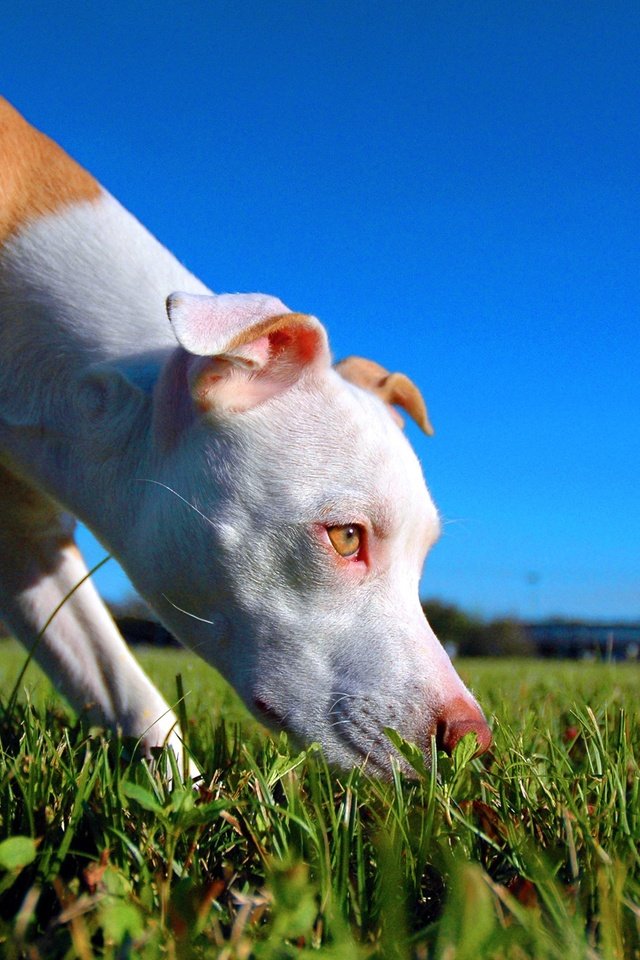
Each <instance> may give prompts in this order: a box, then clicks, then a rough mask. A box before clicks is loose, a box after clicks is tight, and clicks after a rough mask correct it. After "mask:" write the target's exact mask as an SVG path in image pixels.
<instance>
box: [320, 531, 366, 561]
mask: <svg viewBox="0 0 640 960" xmlns="http://www.w3.org/2000/svg"><path fill="white" fill-rule="evenodd" d="M327 533H328V534H329V540H331V543H332V545H333V548H334V550H335V551H336V553H339V554H340V556H341V557H353V556H355V554H356V553H357V552H358V550H359V549H360V544H361V542H362V527H359V526H357V525H356V524H355V523H349V524H345V525H344V526H340V527H327Z"/></svg>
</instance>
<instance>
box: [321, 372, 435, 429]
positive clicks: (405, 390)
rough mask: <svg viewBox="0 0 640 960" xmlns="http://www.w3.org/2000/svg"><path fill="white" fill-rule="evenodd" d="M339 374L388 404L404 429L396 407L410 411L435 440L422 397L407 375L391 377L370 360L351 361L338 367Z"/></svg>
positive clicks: (412, 417) (396, 374)
mask: <svg viewBox="0 0 640 960" xmlns="http://www.w3.org/2000/svg"><path fill="white" fill-rule="evenodd" d="M336 370H337V371H338V373H339V374H340V376H341V377H344V379H345V380H348V381H349V383H353V384H355V386H357V387H362V389H363V390H369V391H370V392H371V393H375V394H376V396H378V397H380V399H381V400H384V402H385V403H386V404H387V405H388V406H389V407H390V408H391V411H392V413H394V414H395V416H396V418H397V419H398V422H399V424H400V426H402V418H401V417H400V416H399V415H398V414H397V413H395V411H394V410H393V407H394V406H398V407H402V409H403V410H406V412H407V413H408V414H409V416H410V417H411V419H412V420H415V422H416V423H417V424H418V426H419V427H420V429H421V430H423V431H424V433H426V434H427V436H429V437H431V436H433V433H434V430H433V427H432V426H431V421H430V420H429V414H428V413H427V407H426V404H425V402H424V399H423V397H422V394H421V393H420V391H419V390H418V388H417V387H416V385H415V383H413V381H412V380H410V379H409V377H407V376H405V374H404V373H389V371H388V370H385V368H384V367H382V366H380V364H379V363H376V362H375V360H366V359H365V358H364V357H347V358H346V360H341V361H340V363H336Z"/></svg>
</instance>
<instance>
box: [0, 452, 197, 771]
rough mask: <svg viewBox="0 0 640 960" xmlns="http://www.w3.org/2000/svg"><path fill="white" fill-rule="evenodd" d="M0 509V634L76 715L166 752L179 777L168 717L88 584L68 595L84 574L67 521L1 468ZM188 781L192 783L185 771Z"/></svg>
mask: <svg viewBox="0 0 640 960" xmlns="http://www.w3.org/2000/svg"><path fill="white" fill-rule="evenodd" d="M0 502H1V503H2V511H1V513H0V607H1V612H2V617H3V619H4V620H5V622H6V624H7V626H8V627H9V628H10V629H11V630H12V632H13V633H14V634H15V636H16V637H17V638H18V639H19V640H21V641H22V642H23V643H24V645H25V646H26V647H27V649H31V648H33V655H34V658H35V659H36V660H37V662H38V663H39V664H40V666H41V667H42V669H43V670H44V671H45V672H46V673H47V674H48V675H49V676H50V677H51V678H52V679H53V680H54V682H55V683H56V686H57V687H58V688H59V690H60V691H61V693H63V694H64V695H65V696H66V697H67V699H68V700H69V702H70V703H71V704H72V706H73V707H74V708H75V709H76V710H77V711H78V712H79V713H81V714H84V715H86V716H87V717H88V718H89V719H90V720H91V721H92V722H96V723H99V724H104V725H106V726H109V727H111V728H112V729H116V728H117V729H120V730H121V731H122V733H123V734H125V735H127V736H133V737H136V738H139V740H140V743H141V746H142V748H143V750H144V752H145V753H146V754H149V752H150V750H151V748H152V747H159V746H162V745H164V744H165V743H166V744H169V745H171V747H172V748H173V749H174V751H175V753H176V755H177V757H178V760H179V766H180V768H181V769H182V757H183V746H182V739H181V735H180V731H179V728H178V725H177V720H176V717H175V715H174V713H173V711H172V710H171V709H170V708H169V706H168V705H167V703H166V702H165V701H164V699H163V698H162V697H161V695H160V694H159V692H158V691H157V690H156V688H155V687H154V686H153V684H152V683H151V681H150V680H149V678H148V677H147V676H146V674H145V673H144V671H143V670H142V669H141V667H140V666H139V664H138V663H137V661H136V660H135V659H134V657H133V656H132V655H131V653H130V651H129V649H128V647H127V646H126V644H125V642H124V640H123V639H122V637H121V635H120V633H119V631H118V629H117V628H116V626H115V624H114V622H113V620H112V619H111V617H110V615H109V613H108V611H107V610H106V608H105V606H104V604H103V603H102V601H101V600H100V597H99V596H98V594H97V592H96V590H95V588H94V586H93V584H92V583H91V582H90V580H86V581H85V582H84V583H82V585H81V586H80V587H78V588H77V589H74V588H76V587H77V585H78V584H79V583H80V581H82V580H83V578H84V577H86V575H87V568H86V566H85V564H84V561H83V559H82V557H81V555H80V553H79V551H78V549H77V547H76V545H75V542H74V540H73V521H72V520H71V518H69V517H68V516H67V515H65V514H63V513H61V512H60V511H59V509H58V508H57V507H56V506H55V505H54V504H53V503H52V502H51V501H50V500H48V499H47V498H45V497H44V496H42V494H40V493H39V492H36V491H35V490H33V489H32V488H31V487H30V486H28V485H27V484H26V483H24V482H23V481H22V480H21V479H19V478H17V477H16V476H15V475H14V474H13V473H11V472H9V471H8V470H6V469H5V468H2V467H0ZM67 597H68V599H65V598H67ZM63 601H64V602H63ZM60 604H62V605H61V606H60V609H58V610H57V612H56V613H55V616H54V617H53V619H52V620H51V622H50V623H49V624H48V625H47V626H46V629H44V632H42V631H43V628H44V627H45V625H46V624H47V621H48V620H49V618H50V617H51V615H52V613H53V612H54V611H55V610H56V608H57V607H58V606H59V605H60ZM41 634H42V635H41ZM189 773H190V775H192V776H197V775H198V773H197V770H196V768H195V766H194V765H193V763H190V767H189Z"/></svg>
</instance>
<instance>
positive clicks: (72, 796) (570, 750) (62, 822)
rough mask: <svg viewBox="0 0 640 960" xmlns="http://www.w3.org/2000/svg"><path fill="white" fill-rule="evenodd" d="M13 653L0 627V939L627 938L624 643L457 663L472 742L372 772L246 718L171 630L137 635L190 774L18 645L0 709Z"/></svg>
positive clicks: (221, 951) (376, 953)
mask: <svg viewBox="0 0 640 960" xmlns="http://www.w3.org/2000/svg"><path fill="white" fill-rule="evenodd" d="M23 656H24V655H23V654H22V653H21V652H20V651H19V649H18V648H17V647H16V646H15V645H13V644H11V643H5V644H4V645H2V646H0V692H1V693H2V696H3V698H4V704H5V709H4V711H2V712H0V725H1V726H0V732H1V745H0V955H1V956H3V957H7V958H13V957H16V958H17V957H28V958H30V960H38V958H43V960H55V958H58V957H60V958H63V957H69V958H70V957H80V958H83V960H84V958H92V957H113V958H123V957H135V958H138V957H139V958H155V957H169V958H178V960H182V958H191V957H203V958H205V957H214V958H220V960H236V958H237V960H249V958H257V960H263V958H264V960H271V958H273V960H286V958H290V957H291V958H294V957H295V958H298V957H300V958H305V957H311V956H313V957H315V956H320V957H323V958H326V960H329V958H335V960H351V958H353V960H364V958H385V960H386V958H390V960H396V958H397V960H409V958H416V960H423V958H432V957H433V958H438V960H482V958H496V960H498V958H500V960H502V958H505V960H506V958H509V960H511V958H513V960H526V958H531V960H546V958H549V960H574V958H575V960H578V958H580V960H582V958H585V960H600V958H601V960H621V958H638V957H640V852H639V850H640V777H639V773H640V770H639V760H640V732H639V730H640V726H639V723H638V720H639V716H638V713H639V711H638V706H637V703H638V690H639V689H640V668H639V667H638V666H637V665H633V664H628V665H619V666H616V665H607V664H593V663H589V664H558V663H540V662H535V661H531V662H529V661H520V662H517V661H491V662H490V661H477V662H466V663H463V664H461V665H460V671H461V673H462V674H463V676H464V678H465V679H466V680H467V682H469V683H470V684H471V686H472V687H473V688H474V690H475V691H476V692H477V694H478V695H479V697H480V699H481V701H482V702H483V704H484V705H485V707H486V708H487V712H488V713H489V714H490V715H492V716H493V718H494V720H493V725H494V733H495V746H494V748H493V750H492V752H491V754H490V755H489V756H487V757H484V758H481V759H475V760H472V759H469V750H468V744H467V743H465V742H464V741H463V743H462V744H461V747H460V749H458V751H457V752H456V754H455V755H454V757H453V758H452V759H449V758H445V757H444V756H439V757H438V764H437V769H433V770H431V771H422V773H421V775H420V776H419V778H418V780H417V781H414V782H408V781H403V780H402V779H401V778H400V777H399V776H397V777H396V778H395V780H394V781H393V782H392V783H388V784H383V783H379V782H377V781H375V780H371V779H369V778H368V777H367V776H366V774H365V773H363V772H362V771H361V770H356V771H352V772H351V773H349V774H342V775H338V774H335V773H331V772H330V771H329V770H328V769H327V768H326V765H325V764H324V762H323V759H322V756H321V755H320V753H319V752H318V750H317V749H315V748H314V747H311V748H309V749H308V750H307V751H304V752H299V751H296V750H294V749H292V748H291V747H290V745H289V744H288V743H287V741H286V739H285V738H284V737H280V738H278V739H276V740H274V739H272V738H270V737H267V736H265V734H264V732H263V731H262V730H261V728H260V727H258V726H257V725H256V724H255V723H254V722H253V721H252V720H251V719H250V718H249V717H248V715H247V714H246V712H245V711H244V709H243V708H242V706H241V705H240V704H239V703H238V701H237V700H236V698H235V697H234V695H233V694H232V693H231V692H230V691H229V690H228V688H227V687H226V686H225V685H223V684H222V682H221V681H220V680H219V678H218V677H217V676H216V674H215V673H214V672H213V671H209V670H208V669H205V668H203V665H202V664H201V662H200V661H197V660H196V659H195V658H193V657H192V656H190V655H189V654H186V653H183V652H180V651H174V650H171V651H155V652H149V651H145V652H143V653H142V654H141V656H140V659H141V660H142V661H143V664H144V666H145V667H146V669H147V670H148V672H149V673H150V674H151V675H152V677H153V678H154V680H155V681H156V682H157V683H158V685H159V686H160V687H161V689H162V690H163V692H164V693H165V696H167V698H168V699H169V701H170V702H175V700H176V692H175V691H176V679H175V677H176V674H178V673H179V674H180V675H181V677H182V684H183V687H184V690H185V692H186V694H187V695H186V698H185V703H184V709H183V713H184V714H185V715H186V724H185V730H186V734H187V738H188V741H189V745H190V748H191V749H192V751H193V754H194V756H195V758H196V760H197V761H198V763H199V764H200V765H201V766H202V768H203V771H204V773H205V778H206V784H207V787H206V789H202V790H201V791H200V792H199V793H196V792H194V791H192V790H190V789H184V788H182V787H181V786H174V787H173V788H170V787H168V786H167V782H168V780H167V778H166V777H165V778H163V777H162V776H161V775H160V773H159V772H158V771H150V770H149V768H148V767H147V766H146V765H145V764H144V763H141V762H140V761H138V760H136V759H135V756H134V749H133V746H134V745H132V744H131V743H128V742H123V741H121V740H119V739H118V738H117V737H106V736H105V735H104V734H103V733H102V732H101V731H98V730H88V729H86V728H85V727H84V726H83V725H82V723H79V722H78V721H77V720H75V719H74V718H73V717H70V716H69V714H68V712H67V711H66V709H65V708H64V705H63V704H61V702H60V701H59V700H57V699H56V698H55V697H54V696H53V694H52V692H51V689H50V687H49V685H48V684H47V682H46V681H45V680H44V679H43V678H41V676H40V675H39V674H38V672H37V670H36V669H35V667H33V666H30V667H29V670H28V672H27V674H26V677H25V679H24V681H23V686H24V688H25V690H26V692H25V693H24V694H23V695H22V696H21V697H20V698H19V700H18V702H17V703H16V704H15V705H14V706H13V708H12V710H11V711H10V712H7V709H6V706H7V702H8V699H9V694H10V691H11V688H12V685H13V683H14V681H15V678H16V677H17V675H18V672H19V669H20V666H21V663H22V661H23ZM402 749H403V751H404V752H405V755H406V756H407V757H408V758H411V757H412V756H413V754H412V752H411V749H410V747H409V745H402ZM158 762H159V765H160V766H161V767H162V766H163V765H164V766H165V767H166V766H167V764H170V758H166V757H165V758H160V759H159V761H158ZM418 766H420V764H419V762H418ZM169 772H170V771H169ZM176 774H177V771H174V777H173V782H174V784H177V783H178V777H177V775H176Z"/></svg>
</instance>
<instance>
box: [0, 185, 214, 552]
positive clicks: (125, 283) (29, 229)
mask: <svg viewBox="0 0 640 960" xmlns="http://www.w3.org/2000/svg"><path fill="white" fill-rule="evenodd" d="M176 289H178V290H189V291H192V292H206V288H205V287H204V285H203V284H202V283H200V281H198V280H197V279H196V278H195V277H193V276H192V275H191V274H190V273H189V272H188V271H187V270H186V269H185V268H184V267H183V266H182V265H181V264H180V263H179V262H178V261H177V260H176V259H175V258H174V257H173V256H172V255H171V254H170V253H169V252H168V251H167V250H166V249H165V248H164V247H163V246H162V245H161V244H160V243H158V241H157V240H155V239H154V237H152V236H151V234H149V233H148V231H147V230H146V229H145V228H144V227H143V226H142V225H141V224H140V223H139V222H138V221H137V220H136V219H135V218H134V217H133V216H132V215H131V214H129V213H128V212H127V211H126V210H125V209H124V208H123V207H122V206H121V205H120V204H119V203H118V202H117V201H116V200H114V199H113V198H112V197H111V196H110V195H109V194H107V193H105V192H102V191H101V192H100V194H99V196H97V197H96V198H95V199H90V200H86V199H84V200H81V201H80V202H78V203H76V204H70V205H67V206H64V207H62V208H61V209H60V210H58V211H56V212H54V213H47V214H46V215H44V216H42V217H39V218H37V219H35V220H33V221H31V222H29V223H27V224H26V225H24V226H23V227H22V228H21V229H20V230H19V231H17V232H16V233H15V234H13V235H12V236H10V237H9V238H8V239H7V241H6V243H5V245H4V247H3V248H2V249H1V250H0V312H2V314H3V317H4V323H3V325H2V329H1V330H0V355H2V358H3V362H2V365H1V368H0V432H1V433H2V434H3V435H4V439H5V440H6V441H8V442H6V443H5V444H3V446H4V447H5V449H9V450H11V451H12V452H13V456H14V457H15V461H16V463H17V465H18V466H19V464H20V461H21V460H24V462H27V463H28V464H29V470H30V472H31V474H32V475H33V472H34V468H35V470H36V471H37V474H38V477H39V480H40V482H41V483H42V486H43V487H45V488H46V489H50V490H51V489H53V490H55V492H56V495H57V496H58V497H59V499H60V501H61V502H62V503H63V504H64V503H66V502H69V501H70V499H71V498H70V497H69V496H67V492H66V489H65V487H66V484H68V483H70V482H71V483H72V486H73V500H74V509H75V511H76V512H78V489H85V490H87V491H90V490H92V489H93V490H95V489H102V490H104V472H105V471H106V472H107V473H109V471H111V470H112V471H113V476H112V477H110V486H111V489H112V491H113V495H114V496H115V495H116V491H117V489H118V487H119V485H120V483H121V478H120V477H119V475H118V468H119V465H120V469H121V464H122V462H123V461H122V457H121V456H119V457H113V455H112V456H111V458H109V457H106V456H105V458H104V459H102V458H101V457H100V455H99V450H100V449H102V450H104V451H111V453H112V454H113V451H120V454H122V451H123V446H124V447H127V448H128V450H129V457H128V461H127V462H128V465H129V466H128V471H129V473H130V464H131V461H132V459H135V461H137V462H138V463H139V464H140V469H141V470H142V472H143V473H145V472H148V469H147V467H146V462H147V460H148V457H149V455H150V442H149V427H150V409H149V408H150V404H149V397H148V393H149V392H150V390H151V389H152V387H153V384H154V382H155V380H156V378H157V375H158V371H159V369H160V367H161V365H162V363H163V361H164V359H165V358H166V357H167V356H168V354H169V353H170V352H171V351H172V350H173V349H175V347H176V340H175V338H174V336H173V334H172V332H171V327H170V324H169V321H168V318H167V315H166V311H165V300H166V297H167V295H168V294H169V293H171V292H172V291H173V290H176ZM118 369H120V370H121V371H123V373H124V375H121V376H118V373H117V370H118ZM114 374H115V375H114ZM131 381H134V383H135V384H136V386H131ZM25 398H27V399H26V400H25ZM105 405H108V406H109V409H110V414H109V416H104V417H103V416H102V415H101V413H102V408H103V407H104V406H105ZM118 410H121V411H122V414H123V415H122V416H120V417H119V416H117V415H114V414H116V413H117V411H118ZM96 471H98V472H100V473H101V477H100V481H101V482H100V483H99V484H97V480H98V477H97V476H96V475H95V474H96ZM78 474H80V475H81V477H80V478H79V476H78ZM70 476H73V479H72V480H70ZM79 479H81V482H79ZM126 499H127V502H128V503H130V504H132V503H134V502H135V500H136V493H135V491H129V492H128V495H127V497H126ZM94 512H95V513H100V516H103V515H104V505H100V507H99V510H97V511H94V507H93V506H92V497H91V495H89V494H88V495H87V497H86V503H85V504H84V507H83V509H82V511H81V515H82V519H83V520H85V521H86V522H87V523H90V524H91V525H92V526H93V528H94V529H96V527H98V528H99V526H100V525H101V524H100V519H99V517H97V516H96V515H94ZM125 513H126V511H125ZM120 526H121V524H118V527H120ZM109 530H110V533H111V535H113V523H112V518H111V517H110V518H109Z"/></svg>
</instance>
